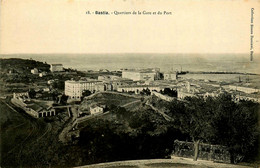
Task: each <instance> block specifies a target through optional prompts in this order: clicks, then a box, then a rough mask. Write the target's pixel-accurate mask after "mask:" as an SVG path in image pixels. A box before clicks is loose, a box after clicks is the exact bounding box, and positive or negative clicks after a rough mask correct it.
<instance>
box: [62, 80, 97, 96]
mask: <svg viewBox="0 0 260 168" xmlns="http://www.w3.org/2000/svg"><path fill="white" fill-rule="evenodd" d="M98 83H100V81H97V80H93V81H74V80H68V81H65V95H66V96H69V98H70V99H77V100H79V99H80V98H81V97H82V93H83V91H84V90H89V91H91V92H93V91H94V90H95V88H96V87H95V85H96V84H98Z"/></svg>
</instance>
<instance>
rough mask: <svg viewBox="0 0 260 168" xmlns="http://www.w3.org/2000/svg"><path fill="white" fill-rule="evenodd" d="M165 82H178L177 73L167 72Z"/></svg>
mask: <svg viewBox="0 0 260 168" xmlns="http://www.w3.org/2000/svg"><path fill="white" fill-rule="evenodd" d="M163 76H164V80H176V79H177V78H178V73H177V72H165V73H164V75H163Z"/></svg>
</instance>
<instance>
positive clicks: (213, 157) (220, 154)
mask: <svg viewBox="0 0 260 168" xmlns="http://www.w3.org/2000/svg"><path fill="white" fill-rule="evenodd" d="M172 156H177V157H186V158H193V157H194V143H193V142H185V141H178V140H175V141H174V150H173V153H172ZM198 159H201V160H210V161H215V162H224V163H230V162H231V160H230V153H229V151H228V149H227V147H225V146H221V145H211V144H204V143H200V144H199V154H198Z"/></svg>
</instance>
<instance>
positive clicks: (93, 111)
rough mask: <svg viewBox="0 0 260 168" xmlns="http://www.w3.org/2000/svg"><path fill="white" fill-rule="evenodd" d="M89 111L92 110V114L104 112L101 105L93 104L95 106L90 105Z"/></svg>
mask: <svg viewBox="0 0 260 168" xmlns="http://www.w3.org/2000/svg"><path fill="white" fill-rule="evenodd" d="M89 111H90V114H92V115H93V114H99V113H103V108H102V107H99V106H97V105H93V106H90V108H89Z"/></svg>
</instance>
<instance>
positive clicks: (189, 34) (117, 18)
mask: <svg viewBox="0 0 260 168" xmlns="http://www.w3.org/2000/svg"><path fill="white" fill-rule="evenodd" d="M252 8H254V22H253V24H254V32H253V35H254V38H253V47H254V52H255V53H260V44H259V41H260V39H259V38H260V1H259V0H243V1H242V0H225V1H224V0H220V1H218V0H183V1H180V0H158V1H148V0H139V1H137V0H118V1H114V0H96V1H94V0H22V1H21V0H1V9H0V54H15V53H20V54H23V53H32V54H39V53H249V52H250V35H251V34H250V33H251V32H250V24H251V23H250V22H251V9H252ZM87 11H91V12H95V11H108V12H109V13H110V15H94V14H91V15H87V14H86V12H87ZM114 11H119V12H123V11H127V12H132V11H140V12H143V11H147V12H158V11H162V12H163V11H167V12H171V13H172V15H113V14H111V13H113V12H114Z"/></svg>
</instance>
